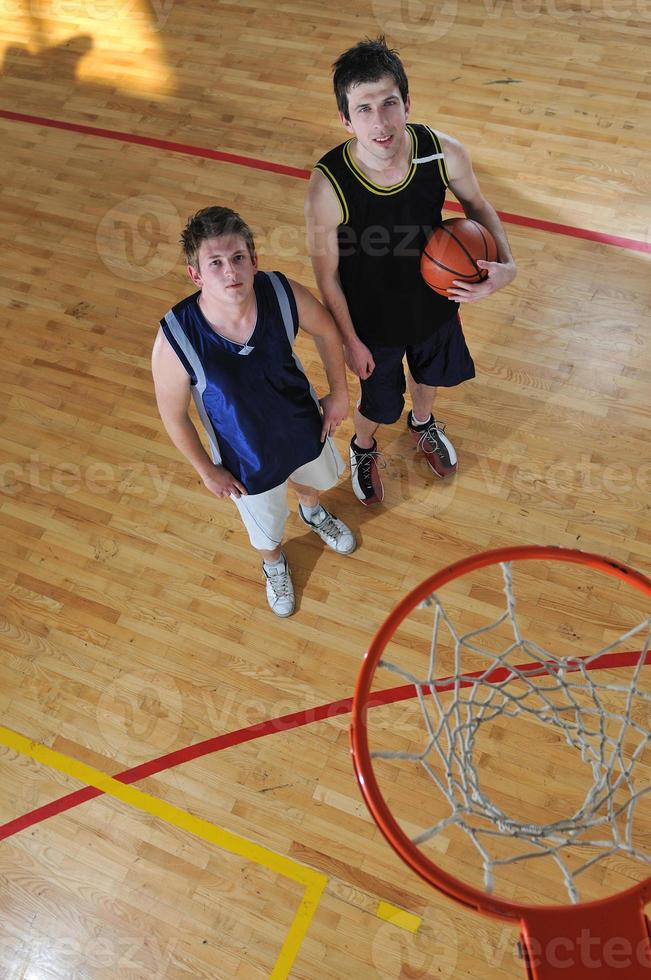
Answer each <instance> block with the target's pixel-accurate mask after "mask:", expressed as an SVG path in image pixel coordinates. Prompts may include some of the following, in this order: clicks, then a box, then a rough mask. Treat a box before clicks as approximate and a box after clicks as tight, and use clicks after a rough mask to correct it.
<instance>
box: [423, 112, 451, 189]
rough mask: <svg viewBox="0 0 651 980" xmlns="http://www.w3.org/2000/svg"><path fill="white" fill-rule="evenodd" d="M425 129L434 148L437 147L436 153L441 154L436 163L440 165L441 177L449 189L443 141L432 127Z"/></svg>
mask: <svg viewBox="0 0 651 980" xmlns="http://www.w3.org/2000/svg"><path fill="white" fill-rule="evenodd" d="M425 129H426V130H427V132H428V133H429V134H430V136H431V137H432V140H433V142H434V146H435V147H436V152H437V153H440V154H441V159H440V160H437V161H436V162H437V163H438V165H439V173H440V175H441V180H442V181H443V183H444V184H445V186H446V187H449V186H450V178H449V177H448V168H447V167H446V166H445V154H444V153H443V147H442V146H441V141H440V139H439V138H438V136H437V135H436V133H435V132H434V130H433V129H432V127H431V126H425Z"/></svg>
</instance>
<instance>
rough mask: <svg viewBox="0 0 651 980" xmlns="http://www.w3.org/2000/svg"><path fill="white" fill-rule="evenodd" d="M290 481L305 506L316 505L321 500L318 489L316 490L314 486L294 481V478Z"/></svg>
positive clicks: (300, 501)
mask: <svg viewBox="0 0 651 980" xmlns="http://www.w3.org/2000/svg"><path fill="white" fill-rule="evenodd" d="M289 483H290V485H291V486H292V487H293V488H294V490H295V492H296V496H297V497H298V501H299V503H300V504H302V505H303V507H316V505H317V504H318V502H319V491H318V490H315V489H314V487H306V486H304V485H303V484H302V483H294V481H293V480H290V481H289Z"/></svg>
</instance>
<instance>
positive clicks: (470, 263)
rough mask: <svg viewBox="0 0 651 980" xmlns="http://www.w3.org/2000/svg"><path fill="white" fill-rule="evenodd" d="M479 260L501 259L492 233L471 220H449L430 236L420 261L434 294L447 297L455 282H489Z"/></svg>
mask: <svg viewBox="0 0 651 980" xmlns="http://www.w3.org/2000/svg"><path fill="white" fill-rule="evenodd" d="M477 259H485V260H486V261H487V262H495V260H496V259H497V246H496V245H495V239H494V238H493V236H492V235H491V233H490V231H489V230H488V229H487V228H484V226H483V225H480V224H479V223H478V222H477V221H473V220H472V219H471V218H448V220H447V221H444V222H443V223H442V224H441V225H439V227H438V228H435V229H434V231H433V232H432V234H431V235H430V237H429V240H428V242H427V245H426V246H425V249H424V251H423V254H422V255H421V257H420V271H421V274H422V276H423V279H424V280H425V282H426V283H427V285H428V286H429V287H430V288H431V289H433V290H434V292H436V293H440V295H441V296H447V290H448V289H449V287H450V286H451V285H452V281H453V280H454V279H461V280H463V281H464V282H481V281H482V279H485V278H486V276H487V273H486V270H485V269H480V268H479V266H478V265H477Z"/></svg>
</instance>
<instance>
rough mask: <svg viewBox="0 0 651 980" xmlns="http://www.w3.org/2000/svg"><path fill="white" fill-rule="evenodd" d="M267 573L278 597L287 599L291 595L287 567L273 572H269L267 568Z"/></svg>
mask: <svg viewBox="0 0 651 980" xmlns="http://www.w3.org/2000/svg"><path fill="white" fill-rule="evenodd" d="M265 573H266V576H267V579H268V581H269V583H270V584H271V588H272V589H273V593H274V595H275V597H276V599H285V598H286V597H287V596H288V595H289V572H288V570H287V568H285V569H284V570H279V571H273V572H268V571H267V570H266V569H265Z"/></svg>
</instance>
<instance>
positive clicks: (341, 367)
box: [289, 279, 348, 442]
mask: <svg viewBox="0 0 651 980" xmlns="http://www.w3.org/2000/svg"><path fill="white" fill-rule="evenodd" d="M289 283H290V285H291V287H292V290H293V293H294V297H295V299H296V307H297V310H298V321H299V324H300V326H301V328H302V329H303V330H305V332H306V333H308V334H310V336H311V337H312V339H313V340H314V344H315V346H316V349H317V351H318V352H319V357H320V358H321V361H322V363H323V367H324V369H325V373H326V377H327V379H328V385H329V387H330V392H329V394H327V395H325V396H324V397H323V398H321V399H319V401H320V403H321V408H322V409H323V429H322V431H321V442H323V441H324V439H325V437H326V436H328V435H333V434H334V431H335V429H336V428H337V426H338V425H339V423H340V422H343V420H344V419H345V418H346V416H347V415H348V385H347V384H346V365H345V362H344V354H343V350H342V346H341V337H340V335H339V332H338V330H337V325H336V324H335V321H334V320H333V318H332V317H331V316H330V314H329V313H328V311H327V310H326V308H325V307H324V306H323V305H322V304H321V303H319V301H318V299H315V298H314V296H313V295H312V293H311V292H310V291H309V289H306V288H305V286H302V285H301V284H300V283H299V282H294V281H293V280H291V279H290V280H289Z"/></svg>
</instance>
